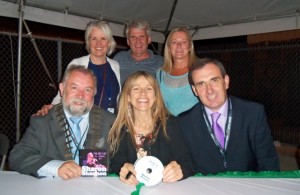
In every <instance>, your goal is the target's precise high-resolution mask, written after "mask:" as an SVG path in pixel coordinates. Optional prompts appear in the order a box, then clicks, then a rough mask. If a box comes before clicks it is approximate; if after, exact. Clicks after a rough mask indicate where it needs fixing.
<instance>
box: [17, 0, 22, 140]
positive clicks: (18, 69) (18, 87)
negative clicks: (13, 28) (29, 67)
mask: <svg viewBox="0 0 300 195" xmlns="http://www.w3.org/2000/svg"><path fill="white" fill-rule="evenodd" d="M23 8H24V6H23V0H20V4H19V32H18V68H17V73H18V76H17V77H18V78H17V108H16V109H17V111H16V131H17V132H16V142H18V141H19V139H20V137H21V132H20V102H21V101H20V98H21V97H20V94H21V93H20V92H21V56H22V55H21V54H22V27H23V26H22V21H23Z"/></svg>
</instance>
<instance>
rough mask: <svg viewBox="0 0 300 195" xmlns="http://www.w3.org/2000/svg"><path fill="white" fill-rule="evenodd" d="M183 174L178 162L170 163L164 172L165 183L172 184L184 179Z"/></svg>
mask: <svg viewBox="0 0 300 195" xmlns="http://www.w3.org/2000/svg"><path fill="white" fill-rule="evenodd" d="M182 177H183V173H182V169H181V167H180V165H179V164H178V163H177V162H176V161H172V162H170V163H169V164H168V165H167V166H166V167H165V169H164V171H163V182H165V183H170V182H175V181H178V180H180V179H182Z"/></svg>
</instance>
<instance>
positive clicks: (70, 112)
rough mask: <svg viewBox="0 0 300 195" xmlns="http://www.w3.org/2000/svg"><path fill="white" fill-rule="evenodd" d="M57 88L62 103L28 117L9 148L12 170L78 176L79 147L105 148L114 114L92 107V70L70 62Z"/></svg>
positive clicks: (64, 176)
mask: <svg viewBox="0 0 300 195" xmlns="http://www.w3.org/2000/svg"><path fill="white" fill-rule="evenodd" d="M59 89H60V93H61V95H62V104H58V105H56V106H54V107H53V108H52V109H51V110H49V112H48V114H46V115H44V116H32V117H31V119H30V125H29V127H28V128H27V130H26V132H25V134H24V136H23V138H22V139H21V141H20V142H19V143H18V144H17V145H16V146H15V147H14V149H13V150H12V151H11V153H10V157H9V165H10V168H11V169H12V170H16V171H18V172H20V173H23V174H28V175H33V176H37V177H43V176H52V177H53V176H54V177H61V178H63V179H71V178H74V177H79V176H80V175H81V167H80V166H79V165H78V161H79V159H78V153H79V150H80V149H83V148H85V149H98V148H101V149H107V146H106V138H107V134H108V131H109V129H110V127H111V125H112V123H113V120H114V119H115V116H114V115H113V114H110V113H109V112H107V111H106V110H104V109H101V108H99V107H96V106H93V103H94V95H95V94H96V89H97V87H96V77H95V75H94V74H93V72H92V71H91V70H89V69H86V68H85V67H83V66H77V65H72V66H70V67H69V68H68V69H67V70H66V71H65V74H64V77H63V79H62V82H61V83H60V85H59ZM73 117H75V118H77V119H80V120H79V122H78V125H76V124H73ZM75 129H76V130H77V131H76V130H75ZM76 132H77V133H79V135H78V137H76V136H75V134H76Z"/></svg>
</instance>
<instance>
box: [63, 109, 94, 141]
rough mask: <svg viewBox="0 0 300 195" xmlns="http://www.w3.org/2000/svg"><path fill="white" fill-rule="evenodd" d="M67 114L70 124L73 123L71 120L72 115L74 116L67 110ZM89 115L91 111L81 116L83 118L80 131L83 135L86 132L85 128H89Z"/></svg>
mask: <svg viewBox="0 0 300 195" xmlns="http://www.w3.org/2000/svg"><path fill="white" fill-rule="evenodd" d="M64 112H65V115H66V118H67V120H68V123H69V124H72V122H71V120H70V117H72V115H70V114H69V113H68V112H67V111H65V110H64ZM89 115H90V113H89V112H88V113H86V114H85V115H83V116H81V117H82V118H83V119H82V120H81V122H80V123H79V126H80V132H81V135H83V134H84V132H85V130H86V129H87V128H88V124H89Z"/></svg>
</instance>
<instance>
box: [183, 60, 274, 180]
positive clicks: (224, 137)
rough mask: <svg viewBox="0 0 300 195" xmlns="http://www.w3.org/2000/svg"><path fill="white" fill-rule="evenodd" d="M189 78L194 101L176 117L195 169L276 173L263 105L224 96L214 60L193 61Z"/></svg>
mask: <svg viewBox="0 0 300 195" xmlns="http://www.w3.org/2000/svg"><path fill="white" fill-rule="evenodd" d="M189 82H190V84H191V85H192V89H193V91H194V93H195V95H196V96H198V98H199V100H200V102H199V103H198V104H196V105H195V106H194V107H193V108H191V109H190V110H188V111H186V112H184V113H182V114H181V115H179V117H178V118H179V122H180V125H181V129H182V131H183V134H184V137H185V140H186V142H187V144H188V146H189V149H190V151H191V153H192V157H193V161H194V163H195V170H196V171H197V172H199V173H202V174H217V173H220V172H226V171H241V172H246V171H267V170H270V171H279V160H278V156H277V153H276V150H275V147H274V144H273V139H272V136H271V134H270V129H269V126H268V123H267V120H266V114H265V111H264V107H263V106H262V105H260V104H258V103H255V102H250V101H245V100H242V99H239V98H235V97H228V96H227V89H228V88H229V76H228V75H227V74H226V71H225V68H224V66H223V64H222V63H221V62H220V61H218V60H214V59H208V58H203V59H198V60H196V61H195V62H194V64H193V65H192V67H191V68H190V71H189ZM214 115H217V118H216V119H213V117H212V116H214ZM217 131H218V132H217Z"/></svg>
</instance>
